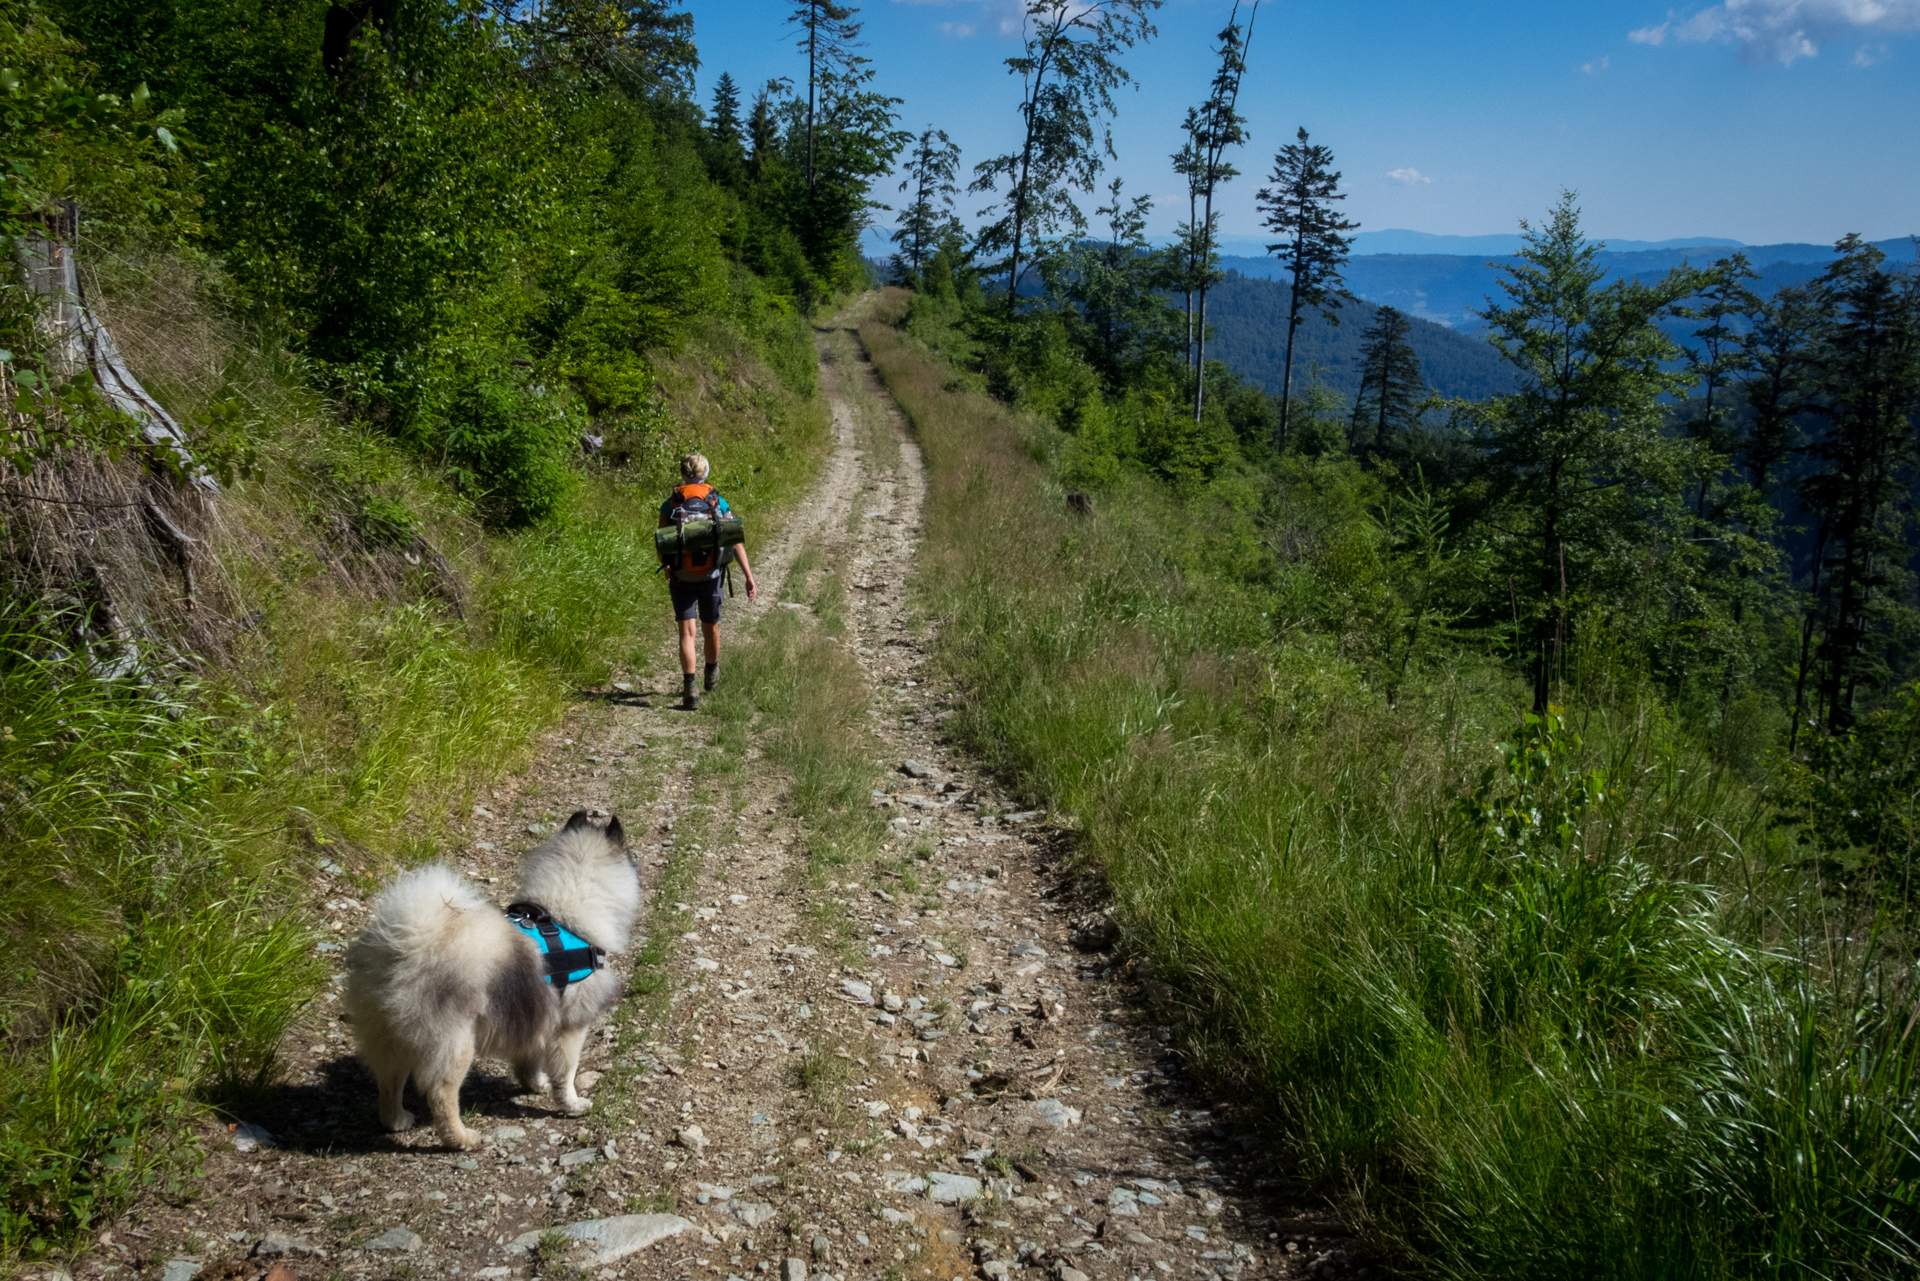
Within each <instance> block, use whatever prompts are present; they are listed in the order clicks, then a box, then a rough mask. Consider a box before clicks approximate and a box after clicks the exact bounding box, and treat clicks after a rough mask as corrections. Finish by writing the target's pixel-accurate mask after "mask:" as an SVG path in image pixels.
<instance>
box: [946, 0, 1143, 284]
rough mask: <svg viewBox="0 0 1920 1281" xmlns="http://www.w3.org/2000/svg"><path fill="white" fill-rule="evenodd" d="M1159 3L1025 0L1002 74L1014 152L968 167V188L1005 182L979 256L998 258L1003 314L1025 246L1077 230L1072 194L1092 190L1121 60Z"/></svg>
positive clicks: (1109, 141)
mask: <svg viewBox="0 0 1920 1281" xmlns="http://www.w3.org/2000/svg"><path fill="white" fill-rule="evenodd" d="M1160 3H1161V0H1026V4H1025V8H1024V9H1023V11H1022V29H1023V40H1022V42H1021V52H1020V54H1019V56H1018V57H1013V58H1008V59H1007V70H1008V72H1010V73H1011V74H1013V75H1017V76H1019V77H1020V85H1021V93H1020V124H1021V138H1020V147H1019V150H1017V151H1010V152H1008V153H1007V154H1005V155H1002V156H995V157H993V158H992V159H990V160H985V161H982V162H981V163H980V164H978V165H976V166H975V167H974V171H973V172H974V179H973V183H972V185H971V186H970V187H969V188H968V190H970V191H978V192H991V191H993V190H995V188H996V186H997V185H998V184H999V183H1000V182H1002V181H1004V182H1006V183H1007V194H1006V202H1005V207H1004V211H1003V212H1002V213H1001V216H1000V217H999V218H998V219H996V220H995V221H994V222H992V223H991V224H989V225H988V226H987V227H986V228H984V229H983V230H982V231H981V233H980V239H979V243H980V248H981V249H982V250H983V251H984V252H986V253H1000V252H1005V253H1006V255H1007V257H1006V264H1005V270H1006V276H1007V304H1006V305H1007V314H1008V315H1009V316H1011V315H1013V314H1014V312H1015V310H1016V309H1017V308H1018V306H1019V294H1020V276H1021V258H1020V254H1021V251H1022V249H1025V248H1027V247H1028V243H1029V241H1030V240H1032V239H1033V238H1034V237H1035V236H1037V235H1044V234H1046V233H1048V232H1051V231H1055V230H1057V229H1059V228H1060V227H1063V226H1065V227H1070V228H1072V229H1073V230H1074V231H1080V230H1082V229H1084V228H1085V226H1086V218H1085V216H1084V215H1082V214H1081V212H1080V209H1079V206H1077V205H1076V204H1074V202H1073V194H1072V193H1073V192H1074V191H1075V190H1079V191H1091V190H1093V184H1094V181H1095V180H1096V179H1097V178H1098V177H1099V176H1100V170H1101V168H1102V167H1103V166H1104V161H1103V160H1102V155H1103V154H1104V155H1107V156H1111V155H1112V154H1113V138H1112V133H1111V131H1110V129H1109V128H1108V126H1107V123H1106V122H1107V121H1108V120H1109V119H1110V118H1111V116H1112V115H1113V111H1114V106H1113V94H1114V90H1116V89H1118V88H1120V87H1121V86H1122V85H1126V84H1131V83H1132V79H1133V78H1132V77H1131V76H1130V75H1129V74H1128V73H1127V70H1126V68H1125V67H1123V66H1121V65H1120V55H1121V54H1123V53H1124V52H1126V51H1127V50H1128V49H1131V48H1132V47H1133V46H1134V45H1135V44H1138V43H1140V42H1141V41H1144V40H1148V39H1151V38H1152V37H1153V35H1154V34H1155V33H1154V28H1153V24H1152V23H1151V22H1149V21H1148V19H1147V15H1148V14H1150V13H1151V12H1152V11H1154V10H1155V9H1158V8H1159V7H1160Z"/></svg>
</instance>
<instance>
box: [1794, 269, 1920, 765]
mask: <svg viewBox="0 0 1920 1281" xmlns="http://www.w3.org/2000/svg"><path fill="white" fill-rule="evenodd" d="M1834 250H1835V252H1836V253H1837V254H1838V255H1839V257H1838V258H1836V259H1835V260H1834V262H1833V264H1832V265H1831V266H1829V267H1828V268H1827V270H1826V271H1825V272H1824V273H1823V274H1822V275H1821V277H1820V280H1819V281H1818V283H1817V285H1816V289H1817V297H1818V300H1819V304H1820V309H1821V311H1822V312H1823V313H1824V320H1825V323H1824V324H1823V325H1822V326H1821V332H1820V335H1819V339H1818V342H1817V345H1816V347H1815V349H1814V352H1813V366H1812V372H1813V376H1814V388H1813V390H1814V394H1813V395H1812V396H1811V397H1810V398H1809V400H1808V402H1807V410H1808V412H1809V413H1811V414H1812V415H1814V416H1815V417H1816V418H1818V419H1820V420H1822V421H1823V423H1824V430H1823V431H1822V432H1821V433H1820V435H1819V436H1818V438H1817V439H1815V440H1814V441H1813V443H1812V444H1810V445H1809V446H1807V448H1806V449H1805V451H1804V452H1805V454H1806V455H1807V457H1809V458H1811V459H1813V460H1814V461H1815V462H1816V463H1818V464H1824V465H1823V466H1821V467H1820V468H1819V469H1818V470H1816V471H1814V472H1813V473H1811V474H1809V475H1807V476H1805V477H1803V478H1802V479H1801V481H1800V483H1799V484H1798V485H1797V486H1796V489H1797V491H1798V494H1799V497H1800V502H1801V505H1802V506H1803V507H1804V508H1805V509H1806V510H1808V511H1809V512H1812V513H1813V514H1814V515H1815V517H1816V519H1817V520H1818V522H1819V532H1818V535H1817V542H1818V543H1819V544H1820V547H1821V552H1822V554H1821V556H1820V557H1819V558H1818V559H1817V560H1816V563H1815V566H1814V570H1815V575H1816V579H1815V583H1814V585H1813V596H1814V599H1815V602H1816V603H1815V607H1814V610H1813V611H1809V614H1808V616H1807V618H1808V621H1807V622H1806V623H1804V624H1803V631H1802V651H1801V664H1800V675H1799V679H1798V681H1797V689H1796V692H1795V697H1794V704H1795V706H1794V720H1795V723H1796V726H1797V724H1798V721H1799V719H1800V716H1801V715H1802V713H1803V711H1804V710H1805V706H1806V703H1805V695H1806V682H1807V678H1808V675H1809V658H1810V656H1809V653H1808V642H1810V640H1811V637H1812V633H1813V622H1812V620H1813V617H1814V612H1815V611H1817V612H1818V613H1819V614H1820V616H1821V619H1822V620H1823V621H1824V627H1823V628H1822V632H1823V634H1822V636H1821V641H1820V645H1819V648H1818V650H1817V651H1815V652H1814V653H1813V654H1812V655H1811V661H1812V663H1813V665H1814V666H1815V667H1817V673H1818V677H1819V684H1818V687H1817V690H1816V694H1817V702H1816V708H1817V710H1818V712H1819V714H1820V716H1821V718H1822V720H1823V722H1824V726H1825V728H1826V729H1827V731H1828V732H1829V733H1831V732H1835V731H1838V730H1842V729H1845V728H1846V727H1847V726H1848V725H1850V724H1851V723H1852V721H1853V717H1854V711H1855V706H1856V701H1857V699H1858V697H1859V693H1860V690H1861V688H1862V687H1863V686H1864V687H1869V688H1884V687H1885V686H1886V684H1887V680H1888V676H1889V675H1890V672H1889V668H1888V663H1887V657H1886V652H1887V648H1888V646H1889V644H1890V642H1891V639H1892V638H1891V635H1890V633H1891V632H1893V631H1896V630H1898V631H1902V632H1911V630H1912V629H1913V627H1914V625H1915V622H1916V619H1915V618H1914V616H1913V611H1912V610H1911V609H1909V608H1907V607H1905V606H1903V605H1902V603H1901V601H1900V599H1899V597H1900V596H1901V595H1903V594H1904V593H1903V592H1901V591H1900V589H1901V588H1904V587H1905V586H1906V585H1907V584H1906V583H1905V582H1904V581H1903V580H1904V579H1905V578H1906V576H1907V575H1906V565H1907V562H1908V559H1909V549H1908V544H1907V527H1908V522H1909V520H1910V517H1909V516H1908V515H1907V514H1906V513H1905V512H1904V511H1903V510H1901V508H1900V504H1901V502H1902V500H1903V499H1905V498H1906V497H1907V493H1908V490H1907V485H1906V474H1907V473H1908V472H1909V471H1910V469H1912V468H1913V467H1915V466H1917V465H1920V448H1917V447H1916V442H1915V439H1914V427H1915V410H1916V406H1917V405H1920V272H1915V271H1891V270H1888V268H1887V267H1886V265H1885V259H1886V255H1885V254H1883V253H1881V252H1880V251H1879V250H1878V249H1875V248H1874V247H1873V246H1872V245H1870V244H1868V243H1867V242H1866V241H1864V240H1862V239H1861V238H1860V237H1859V236H1848V237H1846V238H1845V239H1844V240H1842V241H1840V242H1839V244H1837V245H1836V246H1834ZM1823 568H1824V570H1825V571H1826V581H1825V583H1824V584H1823V583H1821V582H1820V581H1819V579H1818V575H1819V574H1820V572H1821V570H1822V569H1823Z"/></svg>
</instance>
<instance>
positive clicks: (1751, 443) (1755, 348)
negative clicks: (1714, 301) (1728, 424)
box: [1736, 285, 1818, 498]
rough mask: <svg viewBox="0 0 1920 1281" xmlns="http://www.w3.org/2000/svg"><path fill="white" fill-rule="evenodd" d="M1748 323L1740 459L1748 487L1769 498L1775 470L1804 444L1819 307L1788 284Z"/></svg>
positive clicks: (1754, 310) (1759, 306) (1744, 341)
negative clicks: (1803, 418)
mask: <svg viewBox="0 0 1920 1281" xmlns="http://www.w3.org/2000/svg"><path fill="white" fill-rule="evenodd" d="M1746 321H1747V333H1746V336H1745V338H1744V339H1742V341H1741V350H1742V354H1743V357H1744V359H1743V361H1742V370H1741V377H1739V378H1738V379H1737V380H1736V384H1737V386H1738V388H1739V393H1740V399H1741V400H1742V401H1744V402H1745V404H1746V409H1747V420H1746V427H1745V431H1744V433H1743V434H1742V436H1741V439H1740V442H1739V445H1738V449H1737V454H1736V457H1737V459H1738V461H1739V463H1740V464H1741V465H1742V466H1743V467H1745V468H1746V469H1747V484H1748V485H1750V486H1752V487H1753V489H1754V490H1755V492H1757V493H1758V494H1759V495H1760V496H1761V497H1763V498H1765V497H1768V496H1770V495H1771V493H1772V489H1773V485H1774V482H1775V480H1776V479H1777V477H1776V475H1775V469H1776V468H1778V467H1779V466H1780V464H1781V463H1783V462H1785V461H1786V460H1787V458H1788V457H1789V456H1791V455H1792V453H1793V451H1794V449H1795V447H1796V446H1797V445H1798V444H1799V442H1800V425H1799V416H1800V414H1801V413H1802V412H1804V411H1805V409H1806V400H1807V396H1808V394H1809V390H1810V389H1809V384H1808V379H1809V376H1810V372H1811V365H1810V360H1811V355H1812V352H1811V343H1812V341H1813V334H1814V330H1815V328H1816V325H1817V323H1818V309H1817V308H1816V307H1815V306H1814V304H1813V299H1812V297H1811V295H1809V294H1808V292H1807V291H1806V290H1805V289H1799V288H1795V287H1793V286H1791V285H1789V286H1785V287H1782V288H1781V289H1779V290H1776V291H1775V293H1774V295H1773V298H1772V299H1771V300H1770V301H1767V302H1761V301H1760V300H1759V299H1757V298H1756V299H1755V300H1754V302H1753V305H1752V307H1751V309H1750V310H1749V311H1748V312H1747V316H1746Z"/></svg>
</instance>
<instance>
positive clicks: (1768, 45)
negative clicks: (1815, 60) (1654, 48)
mask: <svg viewBox="0 0 1920 1281" xmlns="http://www.w3.org/2000/svg"><path fill="white" fill-rule="evenodd" d="M1911 31H1920V0H1723V2H1722V3H1720V4H1716V5H1713V6H1712V7H1710V8H1706V9H1702V10H1700V11H1699V12H1698V13H1695V14H1692V15H1691V16H1689V17H1687V18H1684V19H1676V18H1675V17H1674V15H1672V14H1669V15H1668V16H1667V21H1665V22H1662V23H1660V24H1659V25H1658V26H1653V27H1641V28H1640V29H1638V30H1636V31H1629V32H1628V33H1627V39H1629V40H1631V41H1633V42H1634V43H1635V44H1646V45H1658V44H1664V43H1665V42H1666V39H1667V37H1668V36H1672V37H1673V38H1674V39H1675V40H1677V41H1682V42H1685V43H1688V44H1700V43H1703V42H1705V41H1708V40H1719V41H1723V42H1725V43H1729V44H1736V45H1738V46H1739V47H1740V56H1741V58H1742V59H1744V60H1745V61H1748V62H1775V61H1777V62H1779V63H1780V64H1781V65H1783V66H1791V65H1792V64H1793V63H1794V62H1796V61H1798V60H1799V59H1801V58H1811V57H1813V56H1814V55H1815V54H1817V53H1819V52H1820V47H1821V46H1822V45H1824V44H1827V43H1828V42H1830V41H1833V40H1838V39H1842V38H1844V37H1846V36H1847V35H1849V34H1854V33H1861V32H1878V33H1881V34H1884V35H1904V34H1906V33H1908V32H1911ZM1863 48H1864V46H1863ZM1872 58H1873V55H1872V54H1868V55H1866V62H1870V61H1871V60H1872ZM1854 61H1855V62H1859V63H1861V64H1862V65H1866V62H1863V61H1862V59H1861V57H1860V56H1858V55H1856V57H1855V59H1854Z"/></svg>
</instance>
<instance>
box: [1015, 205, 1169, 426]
mask: <svg viewBox="0 0 1920 1281" xmlns="http://www.w3.org/2000/svg"><path fill="white" fill-rule="evenodd" d="M1107 192H1108V197H1109V203H1107V204H1104V205H1101V206H1100V207H1099V208H1098V209H1096V210H1095V211H1094V212H1095V213H1096V215H1098V216H1100V217H1103V218H1105V219H1106V220H1107V227H1106V232H1107V234H1106V243H1105V244H1102V245H1094V244H1088V243H1081V244H1078V245H1075V246H1074V247H1073V248H1071V249H1069V250H1068V251H1066V252H1064V253H1059V254H1052V255H1049V256H1048V258H1047V259H1046V261H1045V262H1044V263H1043V264H1042V267H1041V271H1042V273H1043V274H1044V275H1045V276H1046V279H1047V292H1048V294H1049V296H1051V297H1053V298H1057V299H1060V300H1062V301H1063V302H1065V303H1066V304H1067V309H1068V310H1069V311H1070V312H1071V314H1072V315H1073V316H1074V317H1075V318H1076V321H1077V323H1076V324H1075V325H1073V326H1070V331H1071V332H1072V333H1073V335H1074V337H1075V339H1076V341H1077V343H1078V345H1079V347H1080V349H1081V354H1082V356H1083V357H1084V358H1085V360H1086V361H1087V363H1088V364H1089V365H1091V366H1093V368H1095V369H1096V370H1098V371H1099V372H1100V375H1101V378H1102V380H1103V381H1104V382H1105V384H1106V385H1107V387H1108V388H1109V389H1110V390H1113V391H1116V392H1123V391H1124V389H1125V387H1126V386H1127V384H1128V382H1129V381H1130V377H1131V376H1132V375H1135V374H1137V373H1138V372H1139V371H1140V370H1141V369H1142V368H1143V367H1145V366H1148V365H1151V364H1155V363H1157V362H1159V361H1161V360H1164V359H1166V358H1168V357H1171V355H1172V348H1173V343H1174V341H1175V332H1174V324H1175V323H1176V322H1177V318H1176V316H1175V314H1174V313H1173V311H1172V309H1171V308H1170V307H1169V306H1168V304H1167V301H1166V295H1165V292H1164V291H1165V290H1166V288H1167V287H1168V285H1170V284H1171V283H1172V282H1173V280H1174V278H1175V272H1174V271H1172V270H1170V269H1169V267H1170V264H1169V255H1168V254H1163V253H1160V252H1158V251H1156V250H1155V249H1154V248H1153V246H1152V244H1151V243H1150V242H1149V241H1148V239H1147V217H1148V215H1149V214H1150V213H1151V212H1152V209H1153V198H1152V197H1151V196H1135V197H1133V198H1132V199H1131V200H1129V199H1127V198H1126V196H1125V195H1124V194H1123V183H1122V181H1121V179H1119V178H1115V179H1114V180H1113V181H1112V182H1111V183H1110V184H1109V185H1108V188H1107Z"/></svg>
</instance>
